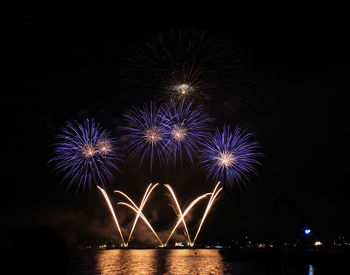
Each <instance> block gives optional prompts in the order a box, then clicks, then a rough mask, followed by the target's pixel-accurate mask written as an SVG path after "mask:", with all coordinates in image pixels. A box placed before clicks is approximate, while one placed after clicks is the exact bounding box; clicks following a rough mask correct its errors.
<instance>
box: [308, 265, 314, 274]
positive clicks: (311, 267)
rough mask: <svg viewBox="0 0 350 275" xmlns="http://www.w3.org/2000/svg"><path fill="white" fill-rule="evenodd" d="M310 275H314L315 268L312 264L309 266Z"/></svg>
mask: <svg viewBox="0 0 350 275" xmlns="http://www.w3.org/2000/svg"><path fill="white" fill-rule="evenodd" d="M309 275H314V267H313V266H312V265H311V264H310V265H309Z"/></svg>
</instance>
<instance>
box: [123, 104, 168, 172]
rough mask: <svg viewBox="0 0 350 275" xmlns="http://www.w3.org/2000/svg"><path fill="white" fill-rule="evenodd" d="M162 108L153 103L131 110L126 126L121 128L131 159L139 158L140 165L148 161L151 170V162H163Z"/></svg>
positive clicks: (163, 128) (164, 130)
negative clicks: (126, 140) (156, 160)
mask: <svg viewBox="0 0 350 275" xmlns="http://www.w3.org/2000/svg"><path fill="white" fill-rule="evenodd" d="M162 110H163V108H162V107H157V106H156V105H155V104H154V103H150V104H149V105H147V104H145V105H144V107H143V108H133V109H132V111H131V114H130V115H126V116H125V119H126V121H127V123H128V126H125V127H123V130H125V132H126V137H127V138H128V142H127V147H128V149H129V150H130V151H131V154H130V156H131V157H136V156H139V157H140V160H141V161H140V164H142V163H143V162H144V161H145V160H149V162H150V167H151V170H152V166H153V161H154V160H155V159H158V160H159V161H162V160H163V154H164V150H163V149H164V144H165V142H166V129H165V122H164V115H163V111H162Z"/></svg>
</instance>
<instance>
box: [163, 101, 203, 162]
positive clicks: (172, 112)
mask: <svg viewBox="0 0 350 275" xmlns="http://www.w3.org/2000/svg"><path fill="white" fill-rule="evenodd" d="M164 116H165V117H166V120H167V121H166V123H167V125H166V129H167V132H168V133H167V137H168V140H167V143H166V148H167V151H168V152H169V154H168V159H170V158H173V160H174V165H175V163H176V161H177V159H179V160H180V161H182V157H183V155H186V156H187V157H188V158H189V159H190V161H191V162H192V163H193V157H192V156H193V154H195V152H197V151H198V147H199V144H200V143H202V142H203V140H204V139H205V137H206V136H207V131H208V122H209V118H208V117H207V116H206V115H204V113H203V112H202V110H201V108H200V107H195V108H193V106H192V103H191V102H190V103H187V104H186V103H184V100H182V101H181V102H175V101H173V100H172V101H171V102H170V104H169V105H167V107H166V108H165V114H164Z"/></svg>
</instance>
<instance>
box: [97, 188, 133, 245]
mask: <svg viewBox="0 0 350 275" xmlns="http://www.w3.org/2000/svg"><path fill="white" fill-rule="evenodd" d="M97 187H98V189H99V190H100V191H101V193H102V195H103V197H104V198H105V200H106V202H107V205H108V207H109V210H110V211H111V213H112V216H113V219H114V222H115V224H116V226H117V228H118V231H119V234H120V237H121V239H122V242H123V246H127V244H126V243H125V241H124V237H123V234H122V231H121V229H120V226H119V223H118V219H117V216H116V215H115V212H114V210H113V206H112V204H111V201H110V200H109V198H108V195H107V193H106V191H105V190H104V189H102V188H101V187H100V186H97Z"/></svg>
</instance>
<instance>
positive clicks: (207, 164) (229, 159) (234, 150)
mask: <svg viewBox="0 0 350 275" xmlns="http://www.w3.org/2000/svg"><path fill="white" fill-rule="evenodd" d="M258 148H259V145H258V143H257V142H256V141H254V140H253V136H252V134H250V133H248V132H247V131H245V130H242V129H240V128H238V127H236V128H235V129H234V130H233V131H232V132H231V130H230V127H229V126H224V127H223V130H222V131H220V130H216V132H215V134H213V135H212V136H210V137H209V138H208V141H207V142H206V143H205V144H204V148H203V150H202V151H201V161H200V163H201V164H202V165H203V167H204V168H205V169H207V174H208V177H213V178H214V179H215V180H216V181H218V180H220V181H221V182H222V183H223V184H226V185H229V186H232V185H233V183H234V182H237V183H244V182H245V181H247V180H248V177H249V174H251V173H254V174H256V173H257V170H256V168H255V167H256V166H257V165H261V163H260V162H259V160H258V157H260V156H261V155H262V154H261V153H258V152H257V149H258Z"/></svg>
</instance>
